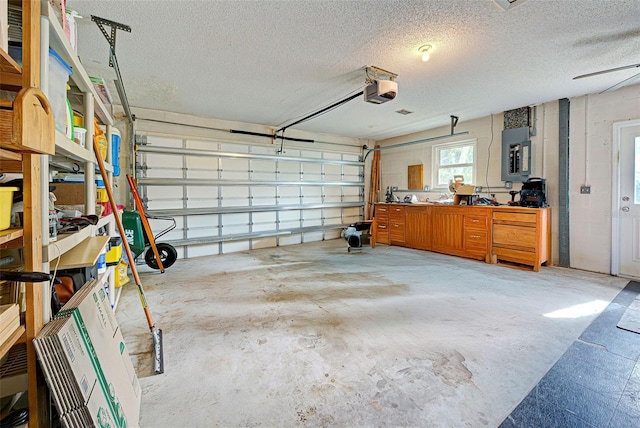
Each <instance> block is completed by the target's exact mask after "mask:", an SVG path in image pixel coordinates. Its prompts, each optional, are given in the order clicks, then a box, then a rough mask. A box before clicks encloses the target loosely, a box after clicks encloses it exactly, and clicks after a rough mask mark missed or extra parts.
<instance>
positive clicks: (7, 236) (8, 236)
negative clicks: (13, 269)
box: [0, 228, 24, 244]
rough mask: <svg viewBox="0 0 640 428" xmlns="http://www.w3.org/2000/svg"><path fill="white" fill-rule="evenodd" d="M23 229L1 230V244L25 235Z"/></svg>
mask: <svg viewBox="0 0 640 428" xmlns="http://www.w3.org/2000/svg"><path fill="white" fill-rule="evenodd" d="M23 233H24V232H23V230H22V229H16V228H13V229H5V230H2V231H0V244H4V243H6V242H9V241H13V240H14V239H18V238H20V237H22V235H23Z"/></svg>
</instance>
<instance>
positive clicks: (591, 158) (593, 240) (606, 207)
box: [569, 85, 640, 273]
mask: <svg viewBox="0 0 640 428" xmlns="http://www.w3.org/2000/svg"><path fill="white" fill-rule="evenodd" d="M570 103H571V108H570V119H571V120H570V123H571V125H570V131H569V132H570V145H569V147H570V166H569V168H570V181H571V183H570V236H571V242H570V249H571V266H572V267H575V268H578V269H585V270H590V271H595V272H604V273H610V271H611V270H610V259H611V215H612V201H611V196H612V176H613V166H612V165H613V158H612V157H613V151H612V143H613V141H612V139H613V124H614V123H615V122H623V121H630V120H637V119H640V85H634V86H630V87H626V88H622V89H619V90H617V91H614V92H611V93H607V94H593V95H587V96H582V97H578V98H572V99H570ZM583 184H588V185H590V186H591V194H589V195H581V194H580V186H581V185H583Z"/></svg>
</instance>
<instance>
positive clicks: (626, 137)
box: [618, 122, 640, 278]
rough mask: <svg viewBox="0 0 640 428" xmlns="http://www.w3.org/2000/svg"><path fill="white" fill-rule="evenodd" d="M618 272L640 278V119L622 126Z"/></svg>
mask: <svg viewBox="0 0 640 428" xmlns="http://www.w3.org/2000/svg"><path fill="white" fill-rule="evenodd" d="M618 135H619V145H620V146H619V147H620V157H619V159H620V161H619V168H620V175H619V177H620V179H619V180H620V181H619V182H620V193H619V196H618V197H619V200H618V213H619V215H618V218H619V242H620V247H619V248H620V259H619V260H620V261H619V274H620V275H622V276H630V277H636V278H640V122H636V123H635V124H633V125H632V126H624V127H620V128H619V134H618Z"/></svg>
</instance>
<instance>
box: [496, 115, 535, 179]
mask: <svg viewBox="0 0 640 428" xmlns="http://www.w3.org/2000/svg"><path fill="white" fill-rule="evenodd" d="M531 169H532V166H531V140H530V139H529V127H528V126H527V127H523V128H515V129H505V130H504V131H502V181H516V182H524V181H527V179H528V178H529V176H530V175H531Z"/></svg>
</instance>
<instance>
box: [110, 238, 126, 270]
mask: <svg viewBox="0 0 640 428" xmlns="http://www.w3.org/2000/svg"><path fill="white" fill-rule="evenodd" d="M109 247H110V249H109V251H107V264H108V265H113V264H116V263H118V262H119V261H120V259H121V258H122V239H121V238H120V237H119V236H115V237H113V238H111V239H110V240H109Z"/></svg>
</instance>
